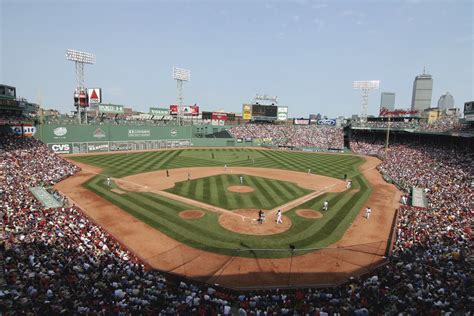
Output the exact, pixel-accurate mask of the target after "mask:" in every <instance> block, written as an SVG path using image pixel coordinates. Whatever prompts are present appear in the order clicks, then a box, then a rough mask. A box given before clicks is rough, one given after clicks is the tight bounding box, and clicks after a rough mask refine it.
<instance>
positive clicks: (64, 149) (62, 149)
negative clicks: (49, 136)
mask: <svg viewBox="0 0 474 316" xmlns="http://www.w3.org/2000/svg"><path fill="white" fill-rule="evenodd" d="M48 147H49V149H51V150H52V151H53V152H54V153H55V154H70V153H71V149H72V146H71V144H48Z"/></svg>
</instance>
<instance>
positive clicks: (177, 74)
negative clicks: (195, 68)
mask: <svg viewBox="0 0 474 316" xmlns="http://www.w3.org/2000/svg"><path fill="white" fill-rule="evenodd" d="M173 79H174V80H176V85H177V89H178V125H181V124H180V123H181V120H182V115H183V112H182V111H183V82H184V81H189V80H190V79H191V71H190V70H187V69H183V68H178V67H173Z"/></svg>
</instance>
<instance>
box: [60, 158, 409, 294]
mask: <svg viewBox="0 0 474 316" xmlns="http://www.w3.org/2000/svg"><path fill="white" fill-rule="evenodd" d="M365 158H366V161H365V163H364V164H363V165H361V167H360V171H361V173H363V174H364V176H365V178H366V179H367V180H368V181H369V183H370V184H371V186H372V194H371V196H370V197H369V199H368V201H367V203H366V205H364V206H363V207H362V208H361V210H360V211H359V214H358V215H357V217H356V219H355V220H354V222H353V223H352V225H351V226H350V227H349V229H348V230H347V231H346V232H345V234H344V235H343V237H342V238H341V239H340V240H339V241H338V242H336V243H335V244H333V245H331V246H330V247H328V248H324V249H322V250H318V251H313V252H310V253H305V254H302V255H295V256H294V257H291V258H283V259H261V258H244V257H238V256H235V257H233V256H226V255H220V254H216V253H211V252H207V251H203V250H199V249H195V248H191V247H189V246H187V245H185V244H182V243H180V242H177V241H176V240H174V239H172V238H170V237H168V236H167V235H165V234H163V233H161V232H160V231H158V230H156V229H154V228H152V227H150V226H148V225H147V224H145V223H143V222H142V221H140V220H138V219H136V218H135V217H133V216H132V215H130V214H128V213H127V212H125V211H123V210H121V209H120V208H118V207H117V206H115V205H114V204H112V203H110V202H108V201H106V200H105V199H102V198H101V197H99V196H97V195H96V194H94V193H92V192H90V191H89V190H87V189H86V188H84V187H82V183H84V182H86V181H87V180H89V179H90V178H91V177H93V176H95V175H96V174H97V173H100V172H101V170H100V169H99V168H97V167H94V166H90V165H86V164H82V163H77V162H75V161H71V162H72V163H74V164H76V165H78V166H80V167H81V168H82V171H80V172H79V173H77V174H76V175H75V176H73V177H70V178H68V179H66V180H64V181H62V182H60V183H58V184H57V185H56V186H55V187H56V188H57V189H58V190H59V191H61V192H62V193H64V194H66V195H67V196H68V197H69V198H70V200H71V202H73V203H75V204H76V205H78V206H80V207H81V208H82V210H83V211H84V213H85V214H86V215H88V216H89V217H90V218H91V219H92V220H94V221H95V222H96V223H98V224H99V225H101V226H102V227H104V228H105V229H106V230H107V231H108V232H109V233H110V234H111V235H112V236H113V237H114V238H116V239H117V240H118V241H119V242H120V243H122V244H123V245H125V246H126V247H128V249H129V250H130V251H132V252H133V253H134V254H135V255H136V256H138V257H139V258H141V260H142V261H144V262H145V263H146V264H148V265H149V266H151V267H153V268H156V269H159V270H162V271H166V272H171V273H177V274H180V275H184V276H187V277H190V278H195V279H198V280H200V281H204V282H208V283H211V284H214V283H217V284H220V285H223V286H228V287H231V288H255V287H262V286H265V287H282V286H318V285H319V286H323V285H330V284H331V285H332V284H335V283H341V282H343V281H345V280H347V279H348V278H349V276H354V275H359V274H362V273H366V272H368V271H369V270H370V269H372V268H374V267H376V266H378V265H380V264H382V263H384V261H385V257H384V255H385V250H386V246H387V242H388V238H389V235H390V231H391V226H392V222H393V218H394V214H395V210H396V209H397V208H398V201H399V199H400V192H399V191H398V190H397V189H396V188H395V187H394V186H393V185H391V184H388V183H386V182H385V181H384V180H383V179H382V177H381V175H380V174H379V172H378V171H377V170H376V169H375V167H376V166H377V165H378V164H379V163H380V160H378V159H377V158H373V157H365ZM189 169H192V168H185V169H183V170H182V173H181V172H177V173H176V174H177V175H179V174H181V175H180V176H178V178H176V179H174V180H171V179H169V180H170V181H167V180H166V177H160V179H159V181H156V179H155V181H156V182H154V177H145V180H144V181H145V182H143V183H140V182H139V183H140V185H137V184H136V182H135V186H132V187H128V185H127V184H125V185H123V184H121V185H123V186H122V188H123V189H127V190H130V189H134V190H144V191H148V189H145V187H147V186H148V188H150V186H152V185H153V186H154V185H155V184H156V185H160V186H161V187H160V189H161V190H164V189H165V188H168V187H170V186H172V185H174V183H175V182H178V181H183V180H185V179H187V173H188V172H190V171H189ZM205 169H206V168H200V170H201V171H202V172H203V176H204V174H205V176H210V175H212V174H207V172H210V173H212V172H213V171H212V170H207V172H206V170H205ZM211 169H214V168H211ZM221 169H223V168H221ZM244 169H258V168H244ZM178 170H179V169H178ZM178 170H176V169H173V173H175V172H176V171H178ZM222 171H223V170H219V173H223V172H222ZM234 171H235V170H234ZM243 171H248V170H241V171H239V172H243ZM159 172H164V171H158V173H159ZM216 172H217V171H216ZM255 172H257V173H260V172H261V173H262V174H255V175H257V176H264V177H267V178H274V177H272V175H275V171H274V170H272V171H268V169H259V170H256V171H255ZM278 172H285V171H284V170H278ZM289 172H293V171H289ZM191 174H192V177H193V178H194V177H196V176H197V174H196V173H195V171H191ZM298 174H299V175H300V176H302V174H301V173H298ZM143 175H144V174H142V175H135V176H130V177H127V178H125V179H127V182H128V183H133V181H131V179H133V180H137V179H135V178H134V177H140V176H143ZM304 176H305V177H306V178H308V180H306V181H304V183H301V184H299V185H301V186H303V187H306V186H305V185H308V187H307V188H309V189H312V190H318V189H319V190H321V187H320V186H319V187H314V185H315V181H311V180H310V179H311V178H312V177H315V176H314V175H306V174H304ZM180 177H184V178H183V179H181V178H180ZM278 178H279V177H278ZM287 179H288V178H287ZM328 179H332V178H328ZM122 180H123V179H122ZM313 180H314V179H313ZM332 180H336V179H332ZM150 181H151V182H150ZM337 181H340V180H337ZM152 182H153V183H152ZM158 182H159V183H158ZM340 182H341V183H340V184H341V185H342V186H345V184H344V182H343V181H340ZM160 183H161V184H160ZM326 186H327V184H326ZM338 186H339V185H338V184H336V185H335V186H334V189H335V190H336V188H337V189H339V188H338ZM153 189H157V187H153ZM341 190H343V188H342V189H341ZM300 204H301V203H300ZM367 205H370V207H371V208H372V216H371V217H370V220H366V219H365V218H364V217H363V215H364V208H365V207H366V206H367ZM291 207H294V206H291ZM236 254H237V253H236ZM289 272H291V273H289Z"/></svg>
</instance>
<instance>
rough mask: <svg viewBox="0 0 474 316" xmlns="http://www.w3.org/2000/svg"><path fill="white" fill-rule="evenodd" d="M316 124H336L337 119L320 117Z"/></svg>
mask: <svg viewBox="0 0 474 316" xmlns="http://www.w3.org/2000/svg"><path fill="white" fill-rule="evenodd" d="M316 124H318V125H329V126H336V119H320V120H317V121H316Z"/></svg>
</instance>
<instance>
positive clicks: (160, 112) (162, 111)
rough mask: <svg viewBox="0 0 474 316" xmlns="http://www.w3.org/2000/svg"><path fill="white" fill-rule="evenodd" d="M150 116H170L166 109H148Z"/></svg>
mask: <svg viewBox="0 0 474 316" xmlns="http://www.w3.org/2000/svg"><path fill="white" fill-rule="evenodd" d="M150 114H151V115H158V116H167V115H169V114H170V110H169V109H167V108H150Z"/></svg>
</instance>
